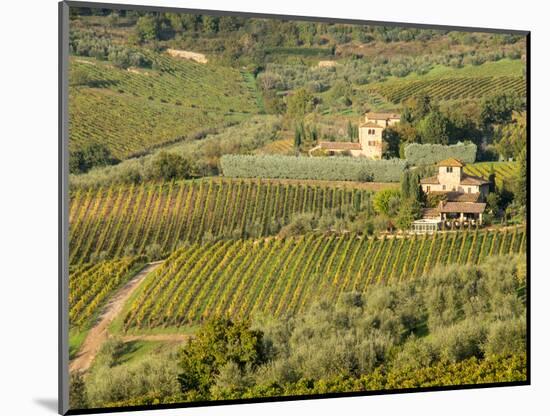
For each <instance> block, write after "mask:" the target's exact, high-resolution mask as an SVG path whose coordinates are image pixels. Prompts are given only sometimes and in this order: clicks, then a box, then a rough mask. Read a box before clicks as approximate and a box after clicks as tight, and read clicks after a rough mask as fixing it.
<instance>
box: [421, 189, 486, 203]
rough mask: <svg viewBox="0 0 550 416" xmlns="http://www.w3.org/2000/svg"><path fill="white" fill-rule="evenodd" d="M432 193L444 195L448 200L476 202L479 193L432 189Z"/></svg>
mask: <svg viewBox="0 0 550 416" xmlns="http://www.w3.org/2000/svg"><path fill="white" fill-rule="evenodd" d="M430 194H433V195H442V196H443V195H444V196H445V197H446V198H447V201H448V202H478V201H479V197H480V193H479V192H475V193H471V194H468V193H463V192H445V191H432V192H430Z"/></svg>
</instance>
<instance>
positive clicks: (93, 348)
mask: <svg viewBox="0 0 550 416" xmlns="http://www.w3.org/2000/svg"><path fill="white" fill-rule="evenodd" d="M161 264H162V262H155V263H150V264H148V265H147V266H145V267H144V268H143V269H142V270H141V271H140V272H139V273H138V274H136V275H135V276H134V277H133V278H132V279H131V280H130V281H129V282H128V283H126V285H124V286H123V287H122V288H121V289H119V291H118V292H116V293H115V295H114V296H113V297H112V299H111V300H110V301H109V303H108V304H107V307H106V308H105V310H104V311H103V314H102V315H101V317H100V318H99V321H98V322H97V323H96V324H95V326H94V327H93V328H92V329H91V330H90V332H88V335H87V336H86V339H85V340H84V343H83V344H82V347H81V348H80V351H79V352H78V355H77V356H76V358H74V359H73V360H72V361H71V362H70V364H69V369H70V371H86V370H87V369H88V368H90V365H91V364H92V361H93V360H94V357H95V356H96V354H97V353H98V351H99V349H100V348H101V345H102V344H103V342H105V340H106V339H107V336H108V327H109V324H110V323H111V322H112V321H113V320H114V319H115V318H116V316H117V315H118V314H119V313H120V312H121V310H122V307H123V306H124V304H125V303H126V301H127V300H128V298H129V297H130V296H131V295H132V293H133V292H134V290H136V289H137V287H138V286H139V284H140V283H141V282H142V281H143V279H145V277H146V276H147V275H148V274H149V273H151V272H152V271H153V270H155V269H156V268H157V267H158V266H160V265H161Z"/></svg>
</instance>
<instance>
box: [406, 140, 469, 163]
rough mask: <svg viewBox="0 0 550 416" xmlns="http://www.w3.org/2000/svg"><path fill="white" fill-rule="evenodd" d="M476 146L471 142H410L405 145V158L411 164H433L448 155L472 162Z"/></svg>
mask: <svg viewBox="0 0 550 416" xmlns="http://www.w3.org/2000/svg"><path fill="white" fill-rule="evenodd" d="M476 152H477V146H476V145H475V144H473V143H457V144H453V145H450V146H445V145H442V144H419V143H411V144H408V145H407V146H405V158H406V159H407V162H409V164H411V165H434V164H436V163H438V162H440V161H442V160H444V159H447V158H449V157H454V158H455V159H460V160H462V161H463V162H464V163H474V162H475V160H476Z"/></svg>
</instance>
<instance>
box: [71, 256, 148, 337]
mask: <svg viewBox="0 0 550 416" xmlns="http://www.w3.org/2000/svg"><path fill="white" fill-rule="evenodd" d="M144 263H145V259H144V258H142V257H124V258H121V259H117V260H112V261H102V262H99V263H96V264H92V263H88V264H85V265H82V266H79V267H74V268H72V269H71V270H70V272H69V320H70V324H71V328H81V327H83V326H85V325H87V324H89V323H90V319H91V318H93V317H94V316H95V315H96V313H97V312H98V311H99V310H100V309H101V307H102V306H103V305H104V303H105V301H106V300H107V299H108V297H109V296H110V295H111V294H112V293H113V292H114V291H115V290H116V289H118V288H119V287H121V286H122V285H123V284H124V283H126V282H127V281H128V280H129V279H130V278H131V277H132V276H133V275H134V274H135V273H136V272H137V271H138V270H139V269H140V268H141V267H142V266H143V264H144Z"/></svg>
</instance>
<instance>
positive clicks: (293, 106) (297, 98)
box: [286, 88, 314, 118]
mask: <svg viewBox="0 0 550 416" xmlns="http://www.w3.org/2000/svg"><path fill="white" fill-rule="evenodd" d="M313 106H314V102H313V96H312V95H311V94H310V93H309V92H308V91H307V90H306V89H305V88H299V89H297V90H296V91H294V92H293V94H292V95H290V96H289V97H288V99H287V110H286V111H287V114H288V115H289V116H290V117H294V118H301V117H304V116H305V115H306V114H308V113H309V112H311V110H312V109H313Z"/></svg>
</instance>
